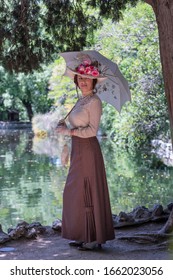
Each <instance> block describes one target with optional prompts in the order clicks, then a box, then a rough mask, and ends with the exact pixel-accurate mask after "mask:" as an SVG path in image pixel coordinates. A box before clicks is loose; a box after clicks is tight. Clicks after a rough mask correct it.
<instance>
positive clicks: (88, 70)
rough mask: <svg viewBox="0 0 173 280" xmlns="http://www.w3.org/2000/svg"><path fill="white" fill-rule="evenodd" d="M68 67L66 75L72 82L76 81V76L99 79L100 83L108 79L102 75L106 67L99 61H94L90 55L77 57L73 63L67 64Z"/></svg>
mask: <svg viewBox="0 0 173 280" xmlns="http://www.w3.org/2000/svg"><path fill="white" fill-rule="evenodd" d="M66 66H67V68H66V73H65V74H66V75H67V76H69V77H70V78H71V79H72V80H74V77H75V75H79V76H81V77H83V78H89V79H97V80H98V82H99V81H100V82H101V81H104V80H105V79H107V77H106V76H105V75H103V73H102V70H103V68H104V66H103V65H101V64H100V63H99V62H98V61H97V60H92V59H91V58H90V57H89V56H88V55H81V56H77V57H76V58H74V60H73V61H70V62H69V63H67V65H66Z"/></svg>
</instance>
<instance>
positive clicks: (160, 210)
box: [151, 204, 164, 217]
mask: <svg viewBox="0 0 173 280" xmlns="http://www.w3.org/2000/svg"><path fill="white" fill-rule="evenodd" d="M151 212H152V216H154V217H155V216H156V217H158V216H161V215H162V214H163V213H164V211H163V206H162V205H160V204H156V205H154V207H153V209H151Z"/></svg>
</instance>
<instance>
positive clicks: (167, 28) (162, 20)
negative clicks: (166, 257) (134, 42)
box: [87, 0, 173, 231]
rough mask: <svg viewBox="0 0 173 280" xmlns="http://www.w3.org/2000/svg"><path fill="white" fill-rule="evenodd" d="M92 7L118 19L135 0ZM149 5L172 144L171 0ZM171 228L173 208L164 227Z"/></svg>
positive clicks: (93, 0) (150, 0)
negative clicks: (155, 33) (158, 47)
mask: <svg viewBox="0 0 173 280" xmlns="http://www.w3.org/2000/svg"><path fill="white" fill-rule="evenodd" d="M87 2H88V4H90V5H91V6H92V7H94V8H99V9H100V15H102V16H104V17H107V18H112V20H118V19H119V18H120V17H121V16H122V13H121V11H122V10H123V9H124V8H125V6H126V4H127V3H131V4H134V5H135V4H136V3H137V1H136V0H118V1H115V0H111V1H104V0H88V1H87ZM144 2H146V3H147V4H149V5H151V6H152V8H153V11H154V13H155V16H156V22H157V26H158V32H159V45H160V58H161V64H162V71H163V79H164V86H165V94H166V98H167V104H168V111H169V120H170V129H171V139H172V145H173V74H172V69H173V13H172V11H173V1H172V0H144ZM168 228H169V229H173V210H172V212H171V214H170V217H169V219H168V224H167V226H165V228H164V229H166V230H167V231H168Z"/></svg>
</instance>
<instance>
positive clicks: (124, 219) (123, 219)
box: [119, 212, 128, 222]
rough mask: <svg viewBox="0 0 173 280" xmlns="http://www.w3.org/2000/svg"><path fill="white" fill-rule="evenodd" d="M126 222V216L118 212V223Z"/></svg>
mask: <svg viewBox="0 0 173 280" xmlns="http://www.w3.org/2000/svg"><path fill="white" fill-rule="evenodd" d="M127 220H128V215H127V214H126V213H125V212H120V213H119V221H120V222H125V221H127Z"/></svg>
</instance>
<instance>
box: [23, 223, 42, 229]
mask: <svg viewBox="0 0 173 280" xmlns="http://www.w3.org/2000/svg"><path fill="white" fill-rule="evenodd" d="M35 227H42V225H41V224H40V223H39V222H33V223H31V224H28V225H27V226H26V228H27V229H30V228H35Z"/></svg>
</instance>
